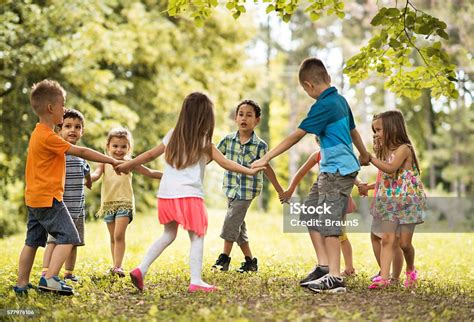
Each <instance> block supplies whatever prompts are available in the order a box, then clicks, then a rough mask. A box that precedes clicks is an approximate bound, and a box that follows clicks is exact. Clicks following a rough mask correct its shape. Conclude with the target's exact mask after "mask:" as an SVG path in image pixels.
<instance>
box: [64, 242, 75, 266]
mask: <svg viewBox="0 0 474 322" xmlns="http://www.w3.org/2000/svg"><path fill="white" fill-rule="evenodd" d="M76 258H77V246H74V247H72V250H71V254H70V255H69V257H68V258H67V259H66V263H65V264H64V268H65V269H66V270H67V271H70V272H72V271H73V270H74V267H75V266H76Z"/></svg>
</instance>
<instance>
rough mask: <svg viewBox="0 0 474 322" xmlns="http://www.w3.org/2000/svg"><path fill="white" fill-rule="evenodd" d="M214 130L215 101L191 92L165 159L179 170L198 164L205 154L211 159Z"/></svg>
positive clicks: (180, 114) (182, 108) (184, 103)
mask: <svg viewBox="0 0 474 322" xmlns="http://www.w3.org/2000/svg"><path fill="white" fill-rule="evenodd" d="M213 132H214V104H213V103H212V101H211V100H210V99H209V97H207V96H206V95H205V94H202V93H199V92H194V93H191V94H189V95H188V96H186V98H185V99H184V102H183V106H182V107H181V112H180V113H179V118H178V122H177V123H176V126H175V127H174V131H173V134H172V135H171V138H170V141H169V143H168V145H167V146H166V150H165V160H166V162H167V163H168V164H170V165H172V166H173V167H174V168H176V169H183V168H186V167H188V166H190V165H193V164H195V163H197V162H198V161H199V159H200V158H201V157H202V155H203V153H205V154H207V155H208V156H209V158H211V155H212V134H213Z"/></svg>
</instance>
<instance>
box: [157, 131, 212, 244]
mask: <svg viewBox="0 0 474 322" xmlns="http://www.w3.org/2000/svg"><path fill="white" fill-rule="evenodd" d="M172 133H173V130H170V131H169V132H168V133H167V134H166V136H165V137H164V138H163V144H164V145H165V146H167V145H168V142H169V141H170V138H171V135H172ZM208 162H209V159H208V157H207V156H203V157H202V158H201V159H200V160H199V162H197V163H195V164H193V165H191V166H189V167H186V168H184V169H179V170H178V169H175V168H174V167H173V166H172V165H170V164H168V163H166V164H165V168H164V171H163V177H162V178H161V182H160V187H159V189H158V193H157V197H158V220H159V221H160V224H167V223H170V222H173V221H175V222H177V223H178V224H179V225H181V226H182V227H183V228H184V229H185V230H188V231H192V232H194V233H196V235H198V236H204V235H205V234H206V231H207V226H208V221H207V211H206V207H205V205H204V189H203V180H204V171H205V168H206V165H207V163H208Z"/></svg>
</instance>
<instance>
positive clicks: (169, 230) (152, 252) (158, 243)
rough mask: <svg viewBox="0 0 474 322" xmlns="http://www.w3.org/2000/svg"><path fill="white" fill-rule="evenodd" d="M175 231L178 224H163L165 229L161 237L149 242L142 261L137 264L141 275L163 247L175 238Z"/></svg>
mask: <svg viewBox="0 0 474 322" xmlns="http://www.w3.org/2000/svg"><path fill="white" fill-rule="evenodd" d="M177 232H178V225H177V224H176V223H175V222H172V223H169V224H166V225H165V230H164V231H163V234H162V235H161V237H160V238H158V239H157V240H155V242H153V244H151V246H150V248H149V249H148V252H147V253H146V254H145V257H144V258H143V260H142V262H141V263H140V265H138V268H139V269H140V271H141V272H142V276H143V277H145V274H146V272H147V271H148V268H149V267H150V265H151V264H152V263H153V262H154V261H155V260H156V259H157V258H158V256H160V255H161V253H162V252H163V251H164V250H165V248H166V247H168V246H169V245H170V244H171V243H172V242H173V241H174V240H175V238H176V234H177Z"/></svg>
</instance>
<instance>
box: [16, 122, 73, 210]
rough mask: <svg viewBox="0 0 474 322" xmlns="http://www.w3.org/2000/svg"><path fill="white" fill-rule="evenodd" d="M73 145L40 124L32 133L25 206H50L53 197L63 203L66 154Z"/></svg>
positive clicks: (27, 163) (27, 161) (26, 174)
mask: <svg viewBox="0 0 474 322" xmlns="http://www.w3.org/2000/svg"><path fill="white" fill-rule="evenodd" d="M70 147H71V143H69V142H66V141H65V140H63V139H62V138H61V137H60V136H59V135H57V134H56V133H54V131H53V130H51V129H50V128H49V127H48V126H46V125H44V124H41V123H37V124H36V127H35V129H34V130H33V133H31V137H30V142H29V144H28V157H27V159H26V173H25V177H26V188H25V203H26V205H27V206H29V207H33V208H42V207H51V206H52V205H53V198H56V199H57V200H58V201H62V200H63V194H64V181H65V178H66V156H65V153H66V151H67V150H69V148H70Z"/></svg>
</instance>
